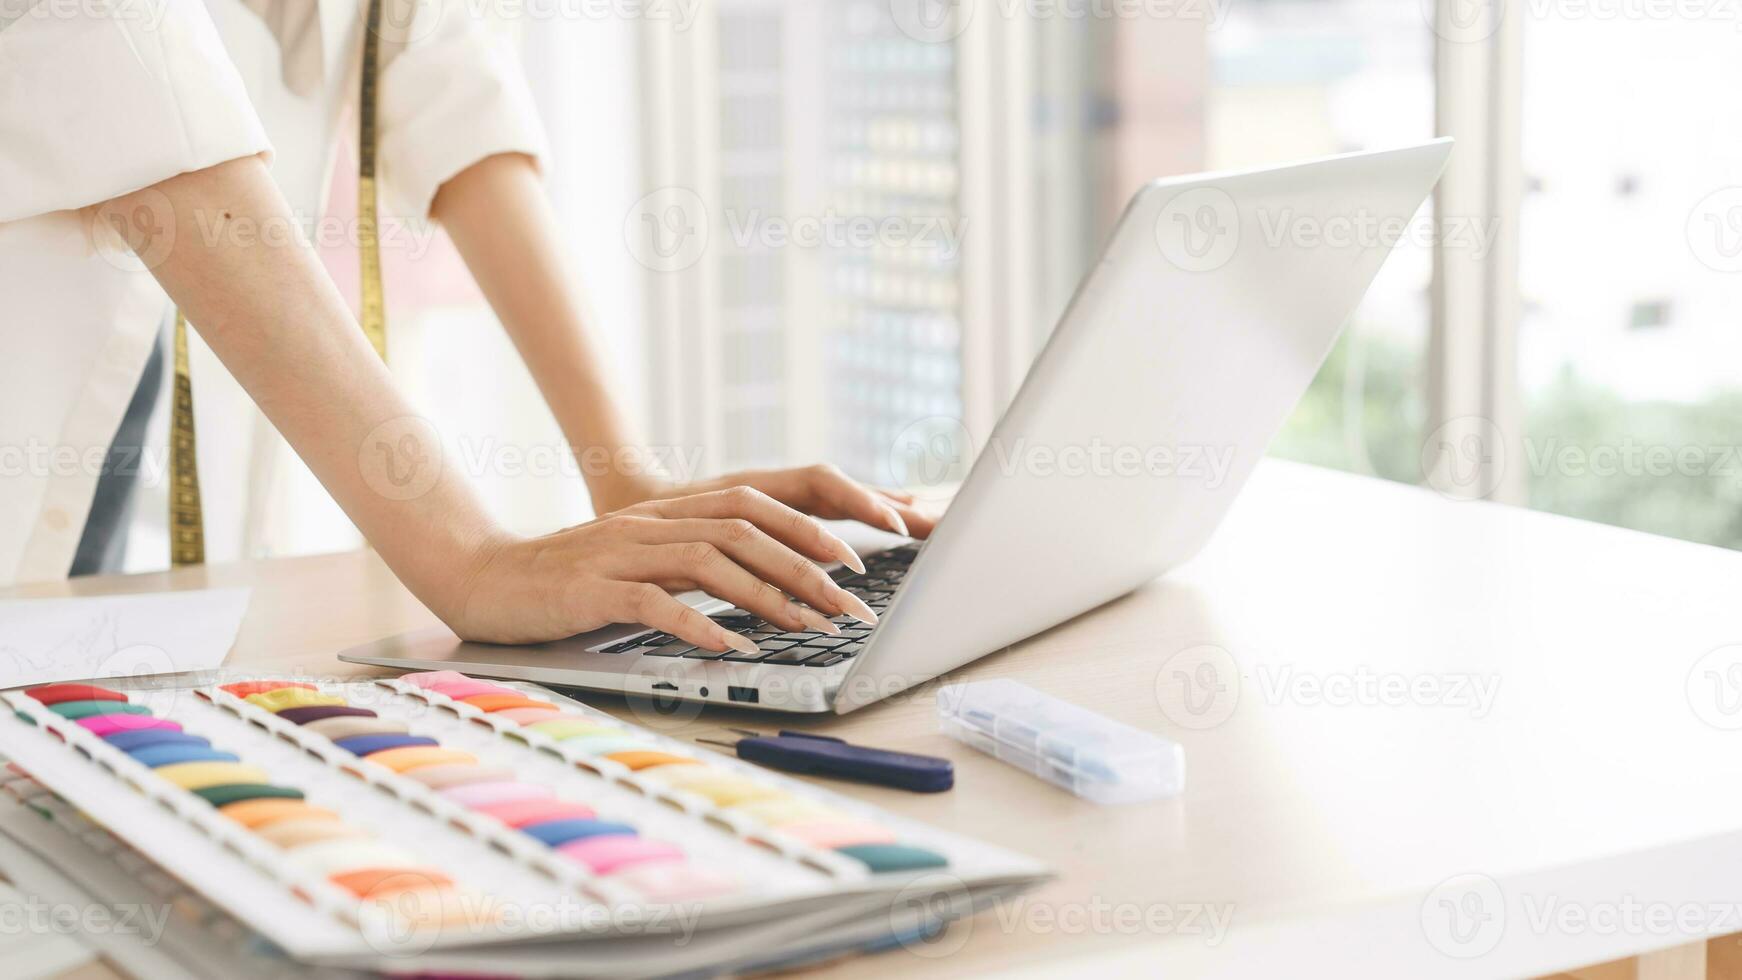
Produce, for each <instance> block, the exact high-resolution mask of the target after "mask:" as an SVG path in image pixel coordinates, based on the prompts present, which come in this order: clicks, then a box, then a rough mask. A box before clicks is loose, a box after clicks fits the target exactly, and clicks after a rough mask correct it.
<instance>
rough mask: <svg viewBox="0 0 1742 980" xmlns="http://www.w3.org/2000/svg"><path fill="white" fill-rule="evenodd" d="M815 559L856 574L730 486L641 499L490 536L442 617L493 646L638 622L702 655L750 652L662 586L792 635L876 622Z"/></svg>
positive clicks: (812, 530) (843, 557)
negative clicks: (551, 526) (516, 533)
mask: <svg viewBox="0 0 1742 980" xmlns="http://www.w3.org/2000/svg"><path fill="white" fill-rule="evenodd" d="M818 561H821V562H829V561H841V562H845V563H846V564H847V565H849V566H850V567H854V568H856V569H859V570H863V569H864V565H863V564H861V563H860V561H859V559H858V557H857V556H856V555H854V554H853V550H852V549H851V548H849V547H847V544H846V542H844V541H842V540H841V539H839V538H837V537H835V536H834V535H832V534H830V533H829V532H828V531H826V530H824V529H823V527H822V525H821V524H819V523H817V522H816V521H815V520H813V519H811V518H809V517H806V516H805V515H803V514H800V513H799V512H798V511H796V510H793V509H792V508H791V507H788V506H786V505H785V504H782V503H779V502H778V501H775V500H773V499H771V498H770V497H769V496H768V495H766V494H764V493H762V492H760V491H758V490H753V489H751V488H749V487H744V486H735V487H731V488H729V489H723V490H715V491H711V492H707V493H696V494H691V495H688V496H681V497H672V498H669V499H664V500H653V501H649V502H647V503H644V504H638V505H636V506H633V507H629V508H627V509H625V510H621V511H617V512H616V513H612V514H607V515H605V516H603V517H600V518H598V519H597V520H594V521H592V522H590V523H587V524H582V525H580V526H579V527H572V528H569V529H568V530H566V531H559V532H558V533H556V534H551V535H547V536H545V537H541V538H533V539H530V540H527V539H504V540H498V541H495V542H492V543H491V544H490V545H487V546H486V547H485V548H484V549H483V550H482V552H481V554H480V556H479V559H478V562H477V568H476V571H475V572H474V573H473V574H472V575H471V578H470V584H469V587H468V588H467V590H466V595H465V600H464V602H463V603H462V607H461V608H460V609H459V610H458V611H457V612H456V613H454V614H453V615H451V616H443V618H444V619H445V620H447V622H448V625H449V626H450V627H451V628H453V630H454V631H455V632H456V633H458V634H460V636H462V637H464V638H466V639H469V640H484V641H488V642H493V643H537V642H541V641H544V640H555V639H560V638H562V637H567V636H573V635H574V634H576V633H582V632H586V631H587V630H592V629H597V628H599V627H601V626H605V625H608V624H611V623H642V624H645V625H647V626H651V627H653V628H655V629H660V630H664V631H666V632H668V633H671V634H673V635H675V636H677V637H680V638H682V639H684V640H687V641H689V642H690V643H694V644H696V645H697V646H700V647H706V648H707V649H709V650H714V651H724V650H726V649H727V648H732V649H736V650H740V651H743V652H746V653H749V652H753V651H754V646H753V645H752V644H751V643H750V641H749V640H746V639H745V638H744V637H742V636H739V635H737V634H736V633H732V632H729V631H727V630H726V629H724V628H723V627H721V626H720V625H719V624H717V623H715V622H714V621H713V620H711V619H709V618H708V617H706V616H704V615H702V614H701V613H699V612H696V611H695V610H694V609H691V608H690V607H689V606H686V605H684V604H683V603H681V602H679V601H678V600H676V599H674V598H672V596H671V594H670V593H671V592H673V591H683V590H687V589H702V590H703V591H705V592H707V593H708V594H709V595H712V596H715V597H716V598H720V599H724V600H726V601H727V602H730V603H733V604H734V605H736V606H738V607H739V608H740V609H746V610H749V611H750V612H753V613H756V614H757V615H760V616H762V617H763V618H765V619H767V620H768V621H769V622H771V623H778V624H779V625H781V626H783V627H785V628H787V629H789V630H793V631H795V632H797V631H803V630H821V631H823V632H828V633H838V632H840V630H839V628H838V627H836V626H835V625H834V624H833V623H831V622H829V620H828V618H827V617H829V616H838V615H848V616H852V617H854V618H855V619H858V620H860V621H861V622H864V623H867V624H870V623H874V622H876V621H877V615H876V614H875V613H873V612H872V611H871V609H870V608H869V607H868V606H866V605H865V603H864V602H862V601H861V600H860V599H859V598H858V597H856V596H854V595H853V594H852V593H850V592H848V591H847V590H845V589H843V588H841V587H840V586H838V585H836V584H835V583H834V580H833V579H831V578H830V577H829V576H828V574H827V573H825V572H824V571H823V570H822V569H821V568H819V567H817V565H816V564H815V562H818ZM789 596H790V597H792V598H789ZM794 598H796V599H798V600H799V601H801V602H803V603H804V604H805V605H803V606H801V605H799V604H798V603H795V602H794V601H793V599H794ZM807 607H808V608H807ZM438 612H440V610H438Z"/></svg>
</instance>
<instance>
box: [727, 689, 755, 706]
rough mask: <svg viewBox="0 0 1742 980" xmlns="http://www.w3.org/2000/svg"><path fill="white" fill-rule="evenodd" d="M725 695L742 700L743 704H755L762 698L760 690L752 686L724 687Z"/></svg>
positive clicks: (735, 699) (731, 698)
mask: <svg viewBox="0 0 1742 980" xmlns="http://www.w3.org/2000/svg"><path fill="white" fill-rule="evenodd" d="M726 697H727V698H728V699H730V700H733V701H742V702H744V703H745V704H755V703H756V702H758V701H760V700H762V692H761V691H758V690H757V689H756V688H754V687H728V688H726Z"/></svg>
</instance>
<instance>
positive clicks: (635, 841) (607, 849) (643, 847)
mask: <svg viewBox="0 0 1742 980" xmlns="http://www.w3.org/2000/svg"><path fill="white" fill-rule="evenodd" d="M557 853H559V854H561V855H562V856H563V857H566V858H568V859H569V860H571V861H579V862H580V863H582V864H584V865H586V866H587V867H589V868H592V869H593V871H594V872H595V873H597V874H602V875H606V874H610V873H611V872H613V871H616V870H617V869H619V868H627V867H631V866H633V865H637V864H652V863H654V862H656V861H681V860H683V851H681V850H678V848H677V845H675V844H667V843H666V842H665V841H658V840H648V839H647V838H645V837H632V836H630V835H629V834H601V835H600V836H598V837H583V838H581V839H580V840H575V841H569V842H568V843H567V844H564V845H562V846H561V847H559V848H557Z"/></svg>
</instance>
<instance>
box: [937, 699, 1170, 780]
mask: <svg viewBox="0 0 1742 980" xmlns="http://www.w3.org/2000/svg"><path fill="white" fill-rule="evenodd" d="M938 725H939V727H940V728H941V730H942V731H943V733H944V734H946V735H948V736H950V737H951V738H953V739H955V740H956V741H958V742H963V743H966V744H967V745H971V746H973V747H974V748H976V749H979V750H980V751H981V752H984V753H986V754H987V755H990V756H993V757H995V758H997V759H1001V760H1003V761H1004V762H1007V763H1009V764H1010V765H1013V766H1015V767H1017V768H1018V769H1021V770H1023V771H1025V772H1028V773H1030V774H1032V775H1035V776H1039V777H1040V778H1041V779H1044V780H1046V781H1047V782H1049V783H1052V784H1053V785H1054V786H1058V787H1060V788H1062V789H1066V790H1069V791H1070V792H1072V793H1075V794H1076V795H1078V796H1080V797H1082V798H1083V799H1085V800H1090V801H1093V802H1095V803H1137V802H1140V801H1142V800H1153V799H1158V798H1161V797H1167V796H1178V795H1179V793H1180V792H1181V791H1182V790H1184V789H1185V782H1186V757H1185V749H1184V748H1182V747H1181V746H1180V744H1179V743H1178V742H1175V741H1173V740H1171V739H1166V738H1162V737H1161V736H1159V735H1153V734H1151V733H1149V732H1145V731H1140V730H1138V729H1136V728H1132V727H1131V726H1130V725H1126V724H1123V723H1121V722H1117V721H1114V720H1112V719H1111V718H1107V717H1104V716H1102V715H1098V714H1096V713H1095V712H1093V711H1090V710H1088V709H1086V708H1080V707H1078V706H1077V705H1074V704H1071V703H1070V702H1069V701H1060V700H1059V699H1058V698H1055V697H1052V696H1051V695H1047V694H1042V693H1041V692H1039V691H1037V690H1035V689H1034V688H1032V687H1029V686H1028V685H1026V684H1021V683H1018V682H1016V681H1012V680H990V681H973V682H970V683H966V684H951V685H949V686H947V687H944V688H941V689H940V690H939V691H938Z"/></svg>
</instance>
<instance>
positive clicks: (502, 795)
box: [440, 783, 556, 809]
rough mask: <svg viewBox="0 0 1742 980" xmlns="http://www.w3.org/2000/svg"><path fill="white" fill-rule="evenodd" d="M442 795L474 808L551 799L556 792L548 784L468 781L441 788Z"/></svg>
mask: <svg viewBox="0 0 1742 980" xmlns="http://www.w3.org/2000/svg"><path fill="white" fill-rule="evenodd" d="M440 792H441V795H443V796H445V797H447V798H448V799H450V800H453V801H454V802H455V803H458V804H460V805H461V806H469V807H472V808H474V809H477V808H480V807H486V806H495V805H496V804H498V803H518V802H520V801H521V800H543V799H549V798H551V797H553V796H555V795H556V794H555V793H553V792H551V789H550V787H548V786H535V785H533V784H532V783H467V784H466V785H464V786H452V787H449V788H448V789H444V790H441V791H440Z"/></svg>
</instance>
